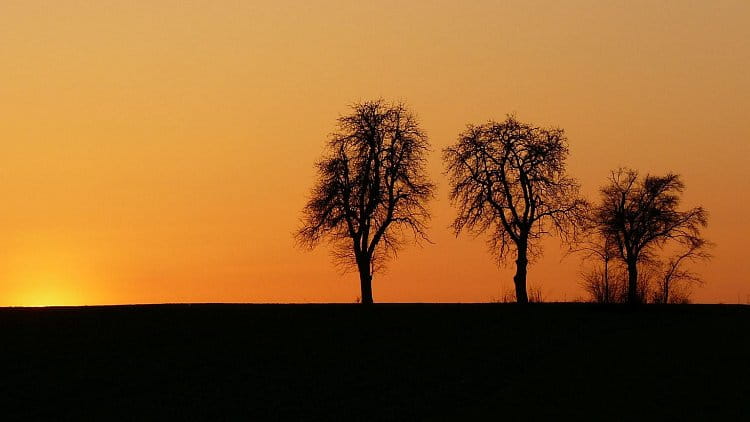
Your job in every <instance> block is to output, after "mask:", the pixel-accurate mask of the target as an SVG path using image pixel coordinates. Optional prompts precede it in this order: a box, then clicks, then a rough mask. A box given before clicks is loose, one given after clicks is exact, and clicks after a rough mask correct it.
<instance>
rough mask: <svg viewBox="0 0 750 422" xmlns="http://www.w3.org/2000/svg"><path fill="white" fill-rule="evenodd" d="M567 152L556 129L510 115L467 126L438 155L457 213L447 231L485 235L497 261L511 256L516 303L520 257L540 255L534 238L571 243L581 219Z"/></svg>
mask: <svg viewBox="0 0 750 422" xmlns="http://www.w3.org/2000/svg"><path fill="white" fill-rule="evenodd" d="M567 155H568V146H567V138H566V137H565V133H564V131H563V130H562V129H558V128H541V127H536V126H533V125H530V124H526V123H522V122H519V121H518V120H516V118H515V117H514V116H508V117H507V118H506V120H505V121H503V122H501V123H498V122H494V121H490V122H488V123H486V124H483V125H477V126H474V125H469V126H468V127H467V129H466V130H465V131H464V132H463V133H461V134H460V135H459V138H458V142H457V143H456V144H455V145H454V146H452V147H449V148H446V149H445V150H444V151H443V160H444V161H445V163H446V166H447V174H448V176H449V179H450V185H451V191H450V199H451V202H452V203H453V204H454V205H455V206H456V207H457V208H458V216H457V217H456V218H455V220H454V221H453V224H452V227H453V230H454V232H455V234H456V235H458V234H459V233H461V232H462V231H463V230H468V231H469V232H471V233H472V234H474V235H478V234H480V233H485V232H487V231H489V232H490V233H489V239H488V245H489V248H490V250H491V252H492V253H493V254H495V255H496V256H497V258H498V260H499V261H500V262H505V259H506V257H507V256H508V254H509V253H510V252H511V251H513V250H515V251H516V256H517V259H516V263H517V266H518V269H519V272H518V273H517V275H516V280H515V282H516V290H517V295H519V294H520V295H522V296H523V297H519V298H518V300H519V301H520V302H525V300H526V299H525V295H526V293H525V278H526V270H525V268H526V264H527V262H528V259H533V258H534V257H535V256H538V255H539V254H540V253H541V246H540V245H539V244H538V239H540V238H541V237H542V236H544V235H547V234H551V233H552V232H555V233H556V234H558V235H561V236H562V237H563V238H565V239H568V238H572V237H574V235H575V233H576V231H577V228H578V227H579V226H580V224H581V221H582V219H583V215H584V210H585V208H586V202H585V201H584V200H583V199H581V198H580V196H579V185H578V183H577V182H576V181H575V179H573V178H570V177H568V176H567V174H566V169H565V160H566V158H567ZM519 283H522V284H523V286H522V287H519V285H518V284H519Z"/></svg>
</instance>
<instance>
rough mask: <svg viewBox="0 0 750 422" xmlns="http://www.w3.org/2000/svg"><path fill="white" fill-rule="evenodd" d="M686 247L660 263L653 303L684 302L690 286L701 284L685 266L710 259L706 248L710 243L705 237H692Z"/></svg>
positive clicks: (697, 277)
mask: <svg viewBox="0 0 750 422" xmlns="http://www.w3.org/2000/svg"><path fill="white" fill-rule="evenodd" d="M686 243H687V244H686V247H685V248H684V249H682V250H680V251H678V252H677V253H675V254H674V255H672V256H671V257H669V258H668V259H667V260H666V261H665V262H663V263H661V265H660V267H661V274H660V276H659V277H658V278H657V280H656V286H655V289H654V291H653V294H652V301H653V302H654V303H686V302H688V301H689V299H690V293H691V287H692V286H693V285H696V284H697V285H700V284H703V279H702V278H701V277H700V275H699V274H698V273H696V272H693V271H692V270H690V269H689V268H686V266H687V265H688V264H690V263H692V262H697V261H706V260H709V259H711V254H710V253H709V252H708V249H709V248H710V247H711V246H712V244H711V243H710V242H708V241H706V240H705V239H700V238H692V239H690V240H689V241H688V242H686Z"/></svg>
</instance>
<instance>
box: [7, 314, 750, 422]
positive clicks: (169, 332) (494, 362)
mask: <svg viewBox="0 0 750 422" xmlns="http://www.w3.org/2000/svg"><path fill="white" fill-rule="evenodd" d="M0 334H1V337H0V359H1V360H0V370H1V373H0V401H1V402H2V404H3V405H2V407H0V412H2V415H0V419H3V420H9V419H11V418H23V419H48V418H53V419H81V418H86V419H89V418H97V419H107V420H108V419H113V418H118V419H121V418H122V419H143V418H144V417H147V418H149V419H153V418H163V417H171V418H182V419H185V418H188V419H193V418H207V419H224V417H226V416H230V417H232V419H235V418H238V417H239V418H243V419H259V418H263V419H268V418H270V419H281V418H283V419H288V418H291V419H325V420H336V419H339V420H340V419H344V418H346V419H350V418H354V419H394V418H399V419H402V418H412V417H418V418H419V419H426V418H438V419H458V418H461V419H467V418H470V419H474V418H483V417H492V418H493V419H496V418H504V417H511V420H512V419H518V418H520V417H523V418H524V419H538V418H556V417H561V416H578V417H584V418H586V419H595V420H602V419H613V418H614V419H631V418H632V419H635V418H637V419H643V418H647V419H662V418H664V417H667V418H670V419H684V418H690V419H715V418H717V417H718V418H722V419H744V420H747V419H748V418H750V307H742V306H720V305H718V306H702V305H688V306H670V307H644V308H640V309H629V308H627V307H599V306H593V305H580V304H578V305H576V304H548V305H532V306H530V307H528V308H519V307H517V306H514V305H499V304H487V305H376V306H374V307H372V308H370V309H362V308H360V307H359V306H356V305H160V306H121V307H90V308H47V309H0ZM514 416H515V418H513V417H514Z"/></svg>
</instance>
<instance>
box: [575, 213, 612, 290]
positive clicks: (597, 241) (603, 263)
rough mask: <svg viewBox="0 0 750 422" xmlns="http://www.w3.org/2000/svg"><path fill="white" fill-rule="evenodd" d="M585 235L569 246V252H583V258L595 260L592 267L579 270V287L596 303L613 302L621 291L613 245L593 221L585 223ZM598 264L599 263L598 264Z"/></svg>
mask: <svg viewBox="0 0 750 422" xmlns="http://www.w3.org/2000/svg"><path fill="white" fill-rule="evenodd" d="M585 232H586V236H582V237H581V240H580V241H579V242H577V243H576V244H575V245H574V246H572V247H571V250H570V252H571V253H573V252H580V253H583V260H584V261H587V262H590V261H595V262H596V264H594V266H593V267H591V268H589V269H587V270H584V271H582V272H581V279H582V280H581V287H583V289H584V290H586V292H587V293H588V294H589V295H590V296H591V298H592V299H593V300H594V301H595V302H597V303H614V302H616V301H617V300H618V298H619V297H620V295H621V291H622V287H623V286H622V285H621V284H622V283H621V280H620V271H619V269H618V268H613V267H616V266H615V265H613V264H615V262H614V261H615V259H616V258H617V251H616V249H615V245H613V244H612V242H611V241H610V240H609V239H608V238H607V237H605V236H602V235H601V233H599V232H598V230H597V226H596V225H595V224H593V222H589V224H588V225H587V230H586V231H585ZM599 264H600V265H599Z"/></svg>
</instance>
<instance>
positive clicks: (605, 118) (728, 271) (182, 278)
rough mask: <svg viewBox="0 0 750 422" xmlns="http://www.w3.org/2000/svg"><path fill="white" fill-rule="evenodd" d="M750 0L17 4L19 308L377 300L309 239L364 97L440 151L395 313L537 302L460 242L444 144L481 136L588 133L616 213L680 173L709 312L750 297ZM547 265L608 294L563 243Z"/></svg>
mask: <svg viewBox="0 0 750 422" xmlns="http://www.w3.org/2000/svg"><path fill="white" fill-rule="evenodd" d="M749 21H750V2H748V1H745V0H737V1H732V0H723V1H704V2H682V1H664V2H642V1H628V2H602V1H594V0H591V1H574V2H556V1H541V0H540V1H507V2H492V1H476V2H468V3H467V2H433V1H413V2H397V1H386V2H368V3H365V2H351V1H343V0H339V1H333V0H331V1H322V2H303V1H288V2H279V1H247V2H240V1H229V0H215V1H207V0H206V1H202V0H196V1H177V0H156V1H147V2H146V1H144V2H132V1H120V0H102V1H96V2H90V1H83V0H71V1H64V2H60V1H45V0H39V1H29V0H4V1H2V2H0V306H48V305H95V304H126V303H163V302H354V301H355V300H356V298H357V296H358V294H359V291H358V281H357V280H358V278H357V274H356V273H355V272H348V273H343V274H342V272H341V269H340V268H337V267H336V266H334V265H333V264H332V262H331V258H330V256H329V253H328V251H327V250H326V249H325V248H319V249H317V250H314V251H312V252H310V251H307V250H303V249H301V248H298V247H296V245H295V241H294V239H293V236H292V234H293V233H294V232H295V230H296V229H297V228H298V227H299V224H300V217H301V214H300V213H301V210H302V208H303V206H304V204H305V202H306V200H307V199H308V195H309V192H310V189H311V188H312V186H313V183H314V177H315V169H314V163H315V161H316V160H317V159H318V158H319V157H320V154H321V153H322V151H323V145H324V142H325V140H326V139H327V135H328V134H329V133H330V132H331V131H332V130H334V126H335V122H336V118H337V117H338V116H339V115H341V114H342V113H345V112H346V111H347V106H348V105H349V104H351V103H352V102H353V101H359V100H362V99H372V98H386V99H393V100H403V101H405V102H406V103H407V104H408V105H409V107H410V108H411V109H412V110H414V111H415V112H416V113H417V115H418V117H419V120H420V123H421V127H422V128H423V129H424V130H425V131H426V132H427V135H428V136H429V138H430V142H431V144H432V148H433V150H432V151H431V153H430V155H429V163H428V171H429V174H430V177H431V178H432V180H434V181H435V182H436V185H437V188H436V199H435V200H434V201H433V202H432V203H431V210H432V213H433V219H432V222H431V223H430V229H429V231H428V234H429V236H430V239H431V241H432V242H433V243H432V244H430V243H425V244H423V245H422V246H416V247H414V246H408V247H406V248H405V249H404V250H403V251H402V252H401V253H400V254H399V255H398V259H396V260H395V261H393V262H392V263H391V264H390V265H389V266H388V268H387V270H386V271H385V272H382V273H378V274H376V275H375V278H374V281H373V288H374V297H375V301H376V302H433V301H437V302H488V301H494V300H499V299H500V298H501V297H502V295H503V294H504V293H505V292H508V291H510V290H511V289H512V276H513V269H512V268H510V267H508V268H504V267H498V266H497V265H496V264H495V262H494V261H493V258H492V256H491V255H490V254H488V253H487V251H486V245H485V242H484V238H482V237H479V238H476V239H473V238H471V236H464V235H462V236H461V237H460V238H458V239H457V238H455V236H454V235H453V234H452V233H451V230H450V229H449V228H448V226H449V224H450V223H451V220H452V218H453V217H454V216H455V210H454V209H453V208H451V206H450V204H449V202H448V199H447V195H448V191H447V190H448V184H447V179H446V177H445V175H444V173H443V172H444V167H443V164H442V162H441V161H440V151H441V149H443V148H444V147H446V146H447V145H450V144H452V143H454V142H455V141H456V137H457V135H458V134H459V133H460V132H461V131H463V130H464V128H465V126H466V124H468V123H483V122H486V121H487V120H488V119H503V118H504V117H505V115H506V114H507V113H515V114H516V115H517V116H518V117H519V118H520V119H522V120H523V121H531V122H535V123H537V124H539V125H544V126H549V125H553V126H559V127H561V128H563V129H565V131H566V134H567V136H568V138H569V143H570V157H569V160H568V165H569V172H570V174H571V175H572V176H574V177H576V178H577V179H578V180H579V181H580V183H581V185H582V191H583V193H584V195H585V196H587V197H588V198H589V199H592V200H595V199H597V192H598V189H599V187H600V186H601V185H602V184H604V183H605V181H606V178H607V176H608V174H609V171H610V170H612V169H616V168H618V167H620V166H629V167H632V168H635V169H638V170H640V171H641V172H642V173H644V174H645V173H649V172H650V173H657V174H662V173H665V172H667V171H673V172H676V173H679V174H680V175H681V176H682V178H683V180H684V182H685V184H686V187H687V189H686V191H685V196H684V200H685V206H686V207H692V206H697V205H702V206H704V207H705V208H706V209H707V210H708V212H709V214H710V217H709V226H708V229H707V230H706V231H705V236H706V238H708V239H710V240H711V241H712V242H714V243H716V245H717V247H716V248H715V249H714V250H713V255H714V258H713V260H711V261H710V262H708V263H705V264H700V265H699V266H696V267H695V268H696V270H697V271H698V272H700V273H701V274H702V275H703V277H704V279H705V281H706V284H705V286H704V287H702V288H699V289H696V290H695V293H694V295H693V300H694V301H696V302H712V303H715V302H724V303H737V302H738V301H739V302H741V303H745V302H747V301H748V300H750V264H748V262H749V260H748V259H747V258H746V256H745V255H746V253H745V251H746V249H747V247H746V243H747V241H746V240H747V238H748V237H749V236H750V220H749V219H748V211H747V210H748V206H750V177H748V174H747V172H748V160H749V158H748V157H750V124H748V123H749V122H750V72H748V69H750V26H749V25H748V22H749ZM545 245H546V246H545V254H544V256H543V257H542V258H541V259H540V260H538V261H536V262H533V263H532V264H531V266H530V267H529V276H528V277H529V282H530V285H531V286H532V287H533V288H538V289H541V291H542V292H543V294H544V296H545V299H546V300H551V301H554V300H559V301H564V300H565V301H570V300H574V299H577V298H582V297H584V293H583V291H582V289H581V288H580V287H579V285H578V282H579V278H580V277H579V270H580V259H579V257H577V256H573V257H570V256H568V257H566V256H565V251H564V250H563V249H562V247H561V246H560V245H559V244H558V242H557V241H555V240H551V241H549V242H547V243H546V244H545Z"/></svg>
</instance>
